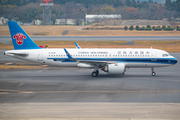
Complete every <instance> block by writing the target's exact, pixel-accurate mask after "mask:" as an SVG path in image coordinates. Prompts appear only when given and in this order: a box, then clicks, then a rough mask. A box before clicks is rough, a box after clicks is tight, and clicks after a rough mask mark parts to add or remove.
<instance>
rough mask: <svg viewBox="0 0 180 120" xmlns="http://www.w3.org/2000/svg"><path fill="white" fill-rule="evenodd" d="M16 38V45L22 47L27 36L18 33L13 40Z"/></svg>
mask: <svg viewBox="0 0 180 120" xmlns="http://www.w3.org/2000/svg"><path fill="white" fill-rule="evenodd" d="M15 38H16V43H17V44H18V45H22V44H23V40H24V39H26V36H25V35H23V34H22V33H17V34H16V35H14V36H13V39H15ZM23 38H24V39H23Z"/></svg>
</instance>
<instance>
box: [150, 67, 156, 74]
mask: <svg viewBox="0 0 180 120" xmlns="http://www.w3.org/2000/svg"><path fill="white" fill-rule="evenodd" d="M151 70H152V76H156V73H155V72H154V68H151Z"/></svg>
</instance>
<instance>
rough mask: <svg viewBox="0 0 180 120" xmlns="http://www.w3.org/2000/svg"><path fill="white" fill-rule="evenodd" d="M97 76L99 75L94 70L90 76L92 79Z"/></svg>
mask: <svg viewBox="0 0 180 120" xmlns="http://www.w3.org/2000/svg"><path fill="white" fill-rule="evenodd" d="M98 74H99V70H96V71H93V72H92V74H91V75H92V76H93V77H97V75H98Z"/></svg>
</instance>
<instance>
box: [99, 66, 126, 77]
mask: <svg viewBox="0 0 180 120" xmlns="http://www.w3.org/2000/svg"><path fill="white" fill-rule="evenodd" d="M102 70H103V71H104V72H108V73H109V74H124V72H125V65H124V64H123V63H118V64H109V65H107V66H105V67H104V68H103V69H102Z"/></svg>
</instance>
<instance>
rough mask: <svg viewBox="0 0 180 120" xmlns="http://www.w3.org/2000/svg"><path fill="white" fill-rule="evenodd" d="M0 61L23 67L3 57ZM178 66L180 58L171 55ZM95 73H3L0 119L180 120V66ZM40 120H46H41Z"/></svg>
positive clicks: (66, 69)
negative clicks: (152, 72)
mask: <svg viewBox="0 0 180 120" xmlns="http://www.w3.org/2000/svg"><path fill="white" fill-rule="evenodd" d="M2 54H3V50H1V51H0V56H1V57H0V62H1V63H7V62H22V61H19V60H18V61H17V60H16V59H14V58H11V57H7V56H5V57H2ZM171 55H173V56H174V57H176V58H177V60H178V61H180V53H171ZM92 71H93V70H91V69H79V68H70V67H46V68H42V69H33V70H18V69H10V70H0V119H3V120H4V119H8V120H11V119H13V120H14V119H22V120H27V119H28V120H29V119H32V120H37V119H40V118H43V119H50V118H51V120H54V119H63V120H69V119H70V120H71V119H73V120H74V119H75V120H76V119H77V120H101V119H103V120H104V119H105V120H113V119H118V120H119V119H123V120H129V119H131V120H144V119H156V120H160V119H171V120H178V119H180V114H179V113H180V87H179V86H180V74H179V73H180V62H178V63H177V64H176V65H174V66H170V67H165V68H155V72H156V73H157V75H156V76H155V77H153V76H151V70H150V69H148V68H144V69H135V68H133V69H127V71H126V74H125V75H115V76H114V75H108V74H107V73H104V72H103V71H100V74H99V76H98V77H96V78H93V77H91V72H92ZM41 120H42V119H41Z"/></svg>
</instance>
